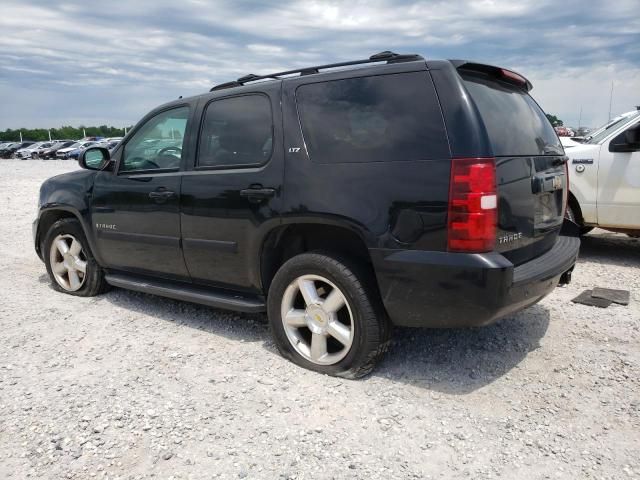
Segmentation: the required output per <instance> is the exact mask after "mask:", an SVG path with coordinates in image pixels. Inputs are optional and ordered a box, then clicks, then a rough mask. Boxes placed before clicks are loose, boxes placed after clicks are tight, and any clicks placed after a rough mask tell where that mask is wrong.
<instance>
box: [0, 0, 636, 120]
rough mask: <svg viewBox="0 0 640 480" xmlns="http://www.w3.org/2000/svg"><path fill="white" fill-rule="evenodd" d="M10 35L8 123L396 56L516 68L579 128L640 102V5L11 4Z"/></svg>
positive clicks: (529, 0)
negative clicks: (248, 77) (251, 76)
mask: <svg viewBox="0 0 640 480" xmlns="http://www.w3.org/2000/svg"><path fill="white" fill-rule="evenodd" d="M0 28H1V29H2V31H3V32H5V33H4V34H3V35H2V36H0V66H1V67H0V68H1V69H0V72H2V75H1V76H2V77H3V78H0V95H2V98H3V101H4V108H3V109H2V110H1V111H0V128H7V127H15V126H16V125H17V124H21V125H27V126H55V125H58V124H62V123H69V119H70V118H83V115H84V116H86V117H87V118H93V117H92V116H93V115H94V114H95V108H94V105H96V104H99V105H101V115H102V116H103V121H101V123H104V122H115V121H116V119H123V118H124V119H126V120H125V121H126V123H132V122H134V121H135V120H136V119H137V116H134V115H141V114H142V113H144V111H143V112H139V110H138V106H139V107H140V108H142V107H143V106H145V107H146V106H147V105H148V106H149V108H150V107H152V106H154V104H155V103H160V102H161V101H163V100H166V99H171V98H175V96H177V95H181V94H192V93H199V92H202V91H206V90H207V89H208V88H209V87H210V86H211V85H212V84H215V83H217V82H222V81H227V80H230V79H233V78H237V77H239V76H241V75H244V74H247V73H266V72H270V71H278V70H287V69H290V68H293V67H300V66H304V65H313V64H319V63H327V62H331V61H339V60H348V59H353V58H362V57H364V56H368V55H371V54H372V53H376V52H378V51H381V50H386V49H393V50H396V51H401V52H408V53H410V52H415V53H422V54H424V55H425V56H427V57H429V58H470V59H474V60H478V61H484V62H487V63H494V64H499V65H503V66H505V67H510V68H514V69H516V70H518V71H521V72H522V73H523V74H525V75H526V76H527V77H529V78H530V79H531V80H532V81H533V82H534V86H535V88H534V91H533V94H534V96H535V97H536V98H537V99H539V100H540V102H541V103H542V105H543V107H544V108H545V109H548V110H549V111H550V112H553V113H556V114H558V115H560V116H561V117H566V118H567V122H569V123H574V120H571V116H572V115H573V116H575V117H576V118H575V121H577V115H578V114H579V110H580V105H583V123H588V124H592V125H593V124H597V123H601V122H602V121H604V120H606V116H607V112H608V95H609V88H610V83H611V80H614V81H615V82H616V83H615V87H614V102H613V104H614V108H613V110H614V111H620V110H622V111H624V110H628V109H630V108H632V107H633V105H635V104H637V103H640V99H638V92H639V91H640V88H638V86H639V83H640V80H639V79H638V72H639V71H640V66H639V65H640V45H638V42H637V39H638V38H639V34H640V16H638V15H637V0H617V1H616V2H615V3H598V4H594V5H591V6H589V7H586V8H585V6H584V5H583V3H582V2H580V1H579V0H564V1H563V2H562V4H558V3H557V2H552V1H551V0H523V1H519V2H513V1H512V0H509V1H505V0H458V1H430V2H419V1H416V2H414V1H393V0H368V1H365V0H352V1H350V2H344V1H319V0H318V1H316V0H294V1H291V2H279V1H276V0H273V1H272V3H269V2H255V1H253V2H251V3H246V2H244V1H242V0H235V1H232V0H220V1H217V2H210V1H203V0H190V1H189V2H183V3H178V4H176V2H175V1H173V0H156V1H151V0H147V1H136V2H126V1H114V2H110V3H109V4H105V5H104V7H103V8H101V9H96V8H95V7H94V6H93V5H90V4H87V3H86V2H82V1H79V0H78V1H74V0H67V1H65V2H64V3H62V4H56V2H54V1H50V0H22V1H18V0H5V2H4V3H3V7H2V15H1V16H0ZM7 32H10V33H7ZM105 95H106V96H108V97H110V98H111V100H110V101H109V102H102V99H101V98H100V97H101V96H105ZM41 97H46V98H47V101H46V102H42V101H39V103H38V106H37V107H35V106H34V107H33V108H31V107H30V106H29V105H30V103H31V102H35V101H36V99H40V98H41ZM603 98H604V99H605V100H604V103H602V99H603ZM116 100H117V101H116ZM119 101H121V102H122V104H124V105H121V104H119V103H118V102H119ZM46 109H48V110H46ZM576 112H577V113H576ZM45 122H46V123H45ZM49 122H53V123H49Z"/></svg>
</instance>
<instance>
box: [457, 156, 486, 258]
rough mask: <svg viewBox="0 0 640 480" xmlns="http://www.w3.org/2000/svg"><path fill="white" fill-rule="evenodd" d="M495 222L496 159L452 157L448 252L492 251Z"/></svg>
mask: <svg viewBox="0 0 640 480" xmlns="http://www.w3.org/2000/svg"><path fill="white" fill-rule="evenodd" d="M497 222H498V195H497V188H496V162H495V159H493V158H454V159H453V160H452V162H451V182H450V187H449V220H448V242H447V243H448V250H449V251H450V252H488V251H491V250H493V249H494V247H495V244H496V226H497Z"/></svg>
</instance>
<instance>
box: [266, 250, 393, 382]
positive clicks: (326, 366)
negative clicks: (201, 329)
mask: <svg viewBox="0 0 640 480" xmlns="http://www.w3.org/2000/svg"><path fill="white" fill-rule="evenodd" d="M267 303H268V313H269V323H270V326H271V332H272V335H273V338H274V341H275V344H276V346H277V347H278V350H279V351H280V353H281V354H282V356H284V357H285V358H287V359H289V360H291V361H292V362H294V363H295V364H297V365H299V366H301V367H304V368H307V369H309V370H313V371H316V372H320V373H324V374H327V375H333V376H337V377H344V378H359V377H363V376H365V375H367V374H369V373H370V372H371V371H372V370H373V368H374V367H375V365H376V363H377V362H378V361H379V360H380V359H381V358H382V356H383V355H384V353H385V352H386V350H387V349H388V346H389V340H390V324H389V320H388V319H387V317H386V314H385V312H384V309H383V308H382V304H381V301H380V298H379V295H378V293H377V290H376V288H375V285H374V281H373V278H372V275H371V274H368V273H367V272H366V271H365V270H364V269H362V268H360V267H359V266H358V265H356V264H353V263H352V262H349V261H347V260H345V259H342V258H337V257H334V256H330V255H327V254H323V253H304V254H301V255H297V256H295V257H293V258H292V259H290V260H288V261H287V262H285V263H284V265H282V267H280V270H278V272H277V273H276V275H275V277H274V278H273V281H272V283H271V286H270V288H269V295H268V302H267Z"/></svg>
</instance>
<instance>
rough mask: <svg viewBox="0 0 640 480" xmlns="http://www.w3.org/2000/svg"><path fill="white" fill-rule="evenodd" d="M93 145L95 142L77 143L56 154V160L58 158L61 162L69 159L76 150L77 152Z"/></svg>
mask: <svg viewBox="0 0 640 480" xmlns="http://www.w3.org/2000/svg"><path fill="white" fill-rule="evenodd" d="M93 143H95V141H79V142H75V143H74V144H73V145H70V146H68V147H65V148H61V149H60V150H58V151H57V152H56V158H58V159H60V160H62V159H67V158H69V153H71V152H73V151H74V150H77V149H79V148H83V147H85V146H86V145H88V144H93Z"/></svg>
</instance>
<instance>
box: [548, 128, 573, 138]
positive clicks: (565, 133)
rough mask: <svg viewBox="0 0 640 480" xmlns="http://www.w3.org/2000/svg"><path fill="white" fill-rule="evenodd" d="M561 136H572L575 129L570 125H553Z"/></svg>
mask: <svg viewBox="0 0 640 480" xmlns="http://www.w3.org/2000/svg"><path fill="white" fill-rule="evenodd" d="M553 128H554V130H555V131H556V133H557V134H558V136H559V137H572V136H573V135H575V133H574V132H573V130H572V129H571V128H569V127H553Z"/></svg>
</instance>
